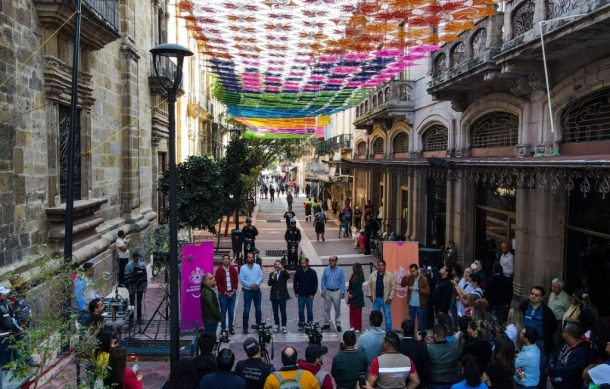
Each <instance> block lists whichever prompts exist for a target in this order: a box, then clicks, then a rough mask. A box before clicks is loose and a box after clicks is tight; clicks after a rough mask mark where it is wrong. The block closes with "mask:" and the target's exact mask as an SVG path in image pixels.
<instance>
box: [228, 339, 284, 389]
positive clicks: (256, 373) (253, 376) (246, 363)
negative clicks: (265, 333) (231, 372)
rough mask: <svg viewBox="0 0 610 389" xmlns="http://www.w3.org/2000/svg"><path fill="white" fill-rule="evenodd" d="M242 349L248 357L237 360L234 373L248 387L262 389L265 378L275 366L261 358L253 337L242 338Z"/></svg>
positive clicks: (259, 349) (249, 388) (256, 342)
mask: <svg viewBox="0 0 610 389" xmlns="http://www.w3.org/2000/svg"><path fill="white" fill-rule="evenodd" d="M244 351H245V352H246V355H247V356H248V359H244V360H243V361H239V362H237V365H235V373H236V374H237V375H239V376H240V377H242V378H243V379H244V380H246V387H247V388H248V389H263V386H264V385H265V380H266V379H267V377H268V376H269V374H271V373H272V372H274V371H275V367H273V365H270V364H268V363H265V361H263V359H262V358H261V348H260V345H259V344H258V341H257V340H256V339H254V338H247V339H246V340H244Z"/></svg>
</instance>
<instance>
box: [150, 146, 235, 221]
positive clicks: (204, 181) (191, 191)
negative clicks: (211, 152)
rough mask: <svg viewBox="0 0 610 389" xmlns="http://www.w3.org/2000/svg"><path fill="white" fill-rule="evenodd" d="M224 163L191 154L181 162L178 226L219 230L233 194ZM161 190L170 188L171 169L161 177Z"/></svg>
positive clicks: (178, 190) (178, 177) (178, 165)
mask: <svg viewBox="0 0 610 389" xmlns="http://www.w3.org/2000/svg"><path fill="white" fill-rule="evenodd" d="M225 173H226V171H225V169H223V164H222V163H221V162H219V161H216V160H215V159H213V158H211V157H209V156H190V157H189V158H188V159H187V160H186V161H184V162H182V163H179V164H177V166H176V176H177V193H176V197H177V214H178V226H179V227H182V228H189V229H200V230H208V231H210V232H212V233H215V232H216V223H217V222H218V219H220V218H221V217H222V216H223V215H225V214H226V213H227V209H232V208H229V206H230V204H228V201H227V200H228V198H229V193H228V192H227V190H226V188H225V184H226V182H227V181H226V179H225V177H223V175H224V174H225ZM159 189H160V190H162V191H163V192H165V193H168V191H169V172H165V174H163V176H162V177H161V178H160V180H159Z"/></svg>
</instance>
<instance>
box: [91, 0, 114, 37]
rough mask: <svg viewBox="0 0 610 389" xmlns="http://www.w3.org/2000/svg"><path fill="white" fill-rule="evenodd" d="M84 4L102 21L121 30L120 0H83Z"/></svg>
mask: <svg viewBox="0 0 610 389" xmlns="http://www.w3.org/2000/svg"><path fill="white" fill-rule="evenodd" d="M83 5H84V6H85V7H88V8H89V10H90V11H91V12H93V13H94V14H96V15H97V17H98V18H99V19H100V20H101V21H103V22H104V23H106V24H108V25H109V26H111V27H113V28H114V29H115V30H116V31H119V0H83Z"/></svg>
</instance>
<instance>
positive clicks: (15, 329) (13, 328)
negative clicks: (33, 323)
mask: <svg viewBox="0 0 610 389" xmlns="http://www.w3.org/2000/svg"><path fill="white" fill-rule="evenodd" d="M10 293H11V290H10V289H9V288H6V287H4V286H1V285H0V368H2V367H3V366H4V365H6V364H7V363H9V362H10V361H11V348H10V347H11V343H12V337H11V335H15V334H17V333H19V332H21V328H19V326H18V325H17V321H16V320H15V317H14V314H13V308H12V307H11V304H10V301H9V300H8V296H9V294H10Z"/></svg>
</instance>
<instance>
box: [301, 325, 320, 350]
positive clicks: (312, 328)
mask: <svg viewBox="0 0 610 389" xmlns="http://www.w3.org/2000/svg"><path fill="white" fill-rule="evenodd" d="M305 333H306V334H307V337H308V338H309V344H319V345H321V344H322V332H320V323H307V324H305Z"/></svg>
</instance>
